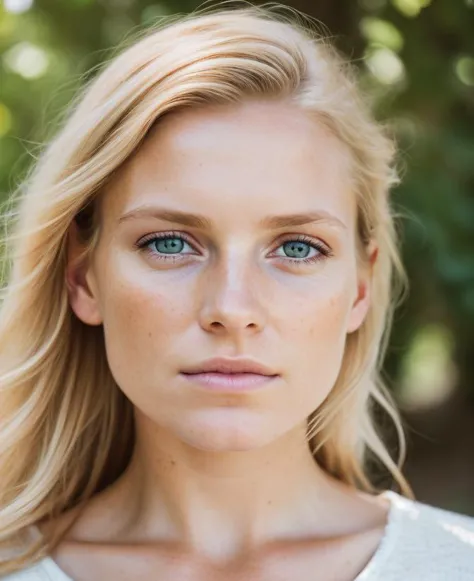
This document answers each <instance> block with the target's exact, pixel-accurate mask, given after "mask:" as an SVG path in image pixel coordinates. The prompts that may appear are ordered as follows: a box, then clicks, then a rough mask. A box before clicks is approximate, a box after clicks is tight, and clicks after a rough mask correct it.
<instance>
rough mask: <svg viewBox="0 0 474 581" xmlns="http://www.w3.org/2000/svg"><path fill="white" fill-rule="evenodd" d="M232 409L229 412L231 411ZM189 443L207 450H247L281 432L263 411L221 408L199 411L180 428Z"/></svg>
mask: <svg viewBox="0 0 474 581" xmlns="http://www.w3.org/2000/svg"><path fill="white" fill-rule="evenodd" d="M229 412H230V413H229ZM179 432H180V433H179V434H177V435H178V437H179V439H180V440H182V441H185V442H186V443H187V444H188V445H190V446H192V447H194V448H197V449H199V450H203V451H208V452H245V451H248V450H255V449H257V448H261V447H263V446H266V445H268V444H271V443H272V442H273V441H275V440H277V439H278V438H279V436H281V433H280V432H279V431H278V430H276V429H275V426H273V429H272V426H270V425H269V422H268V421H267V422H266V421H265V419H264V418H262V416H261V415H260V414H256V413H253V414H250V413H247V414H245V413H243V412H242V411H240V412H236V410H232V411H230V410H225V411H224V412H223V410H219V411H218V412H216V411H214V412H212V413H208V414H200V416H199V418H193V420H190V421H189V422H187V423H186V424H185V425H184V426H182V429H181V430H179Z"/></svg>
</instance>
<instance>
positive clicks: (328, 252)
mask: <svg viewBox="0 0 474 581" xmlns="http://www.w3.org/2000/svg"><path fill="white" fill-rule="evenodd" d="M167 238H181V239H182V240H183V241H184V242H186V243H187V244H189V246H191V247H192V248H193V250H195V251H196V252H200V251H199V250H198V249H197V248H196V246H199V245H198V244H196V243H195V241H194V239H193V238H192V237H191V236H189V235H188V234H187V233H186V232H182V231H173V230H168V231H165V232H153V233H150V234H146V235H145V236H142V237H141V238H140V239H139V240H138V241H137V242H136V243H135V246H136V247H137V248H139V249H144V248H146V246H147V244H148V243H149V242H152V241H153V240H157V239H158V240H164V239H167ZM290 241H298V242H304V243H305V244H308V245H309V246H312V247H313V248H315V249H316V250H317V251H318V252H319V253H320V254H322V255H324V257H325V258H330V257H332V256H333V254H334V253H333V251H332V249H331V247H330V246H329V245H328V244H326V242H324V241H322V240H320V239H319V238H314V237H313V236H309V235H307V234H301V233H299V234H296V233H293V234H291V233H286V234H282V235H281V236H279V238H278V239H277V241H276V243H275V246H274V249H273V250H272V252H275V250H277V249H278V248H279V247H280V246H282V245H283V244H285V243H286V242H290ZM171 256H186V254H184V255H183V254H176V255H168V256H166V257H164V259H165V260H166V259H168V258H170V257H171ZM187 256H190V254H187ZM276 258H282V259H284V260H286V261H290V262H291V261H294V262H301V261H300V260H298V259H292V258H291V257H282V256H277V257H276Z"/></svg>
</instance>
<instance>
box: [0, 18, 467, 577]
mask: <svg viewBox="0 0 474 581" xmlns="http://www.w3.org/2000/svg"><path fill="white" fill-rule="evenodd" d="M393 156H394V148H393V144H392V142H391V140H390V139H389V138H388V137H387V136H386V135H385V134H384V131H383V129H382V128H381V127H380V126H379V125H378V124H376V122H375V121H374V120H373V119H372V118H371V116H370V114H369V113H368V112H367V110H366V107H365V106H364V103H363V101H362V100H361V99H360V97H359V96H358V93H357V89H356V86H355V82H354V80H353V78H352V74H351V72H350V70H348V68H347V66H346V65H344V64H343V62H342V61H341V59H340V58H339V57H338V56H337V54H336V53H335V51H334V50H333V49H331V48H330V46H329V45H328V44H327V42H326V41H324V40H323V39H320V38H318V37H317V36H316V35H315V34H314V33H313V32H312V31H311V30H309V27H308V28H306V29H305V28H303V26H302V25H301V24H297V23H295V22H292V20H291V18H288V17H287V16H285V15H284V12H282V13H281V14H279V13H278V11H270V10H263V9H257V8H249V7H245V8H243V9H238V10H230V11H226V10H220V11H219V10H217V11H210V12H209V13H201V14H194V15H192V16H188V17H185V18H181V19H180V20H178V21H174V22H172V23H168V24H167V26H163V27H161V28H159V29H157V30H155V31H153V32H152V33H148V34H147V36H145V37H144V38H142V39H140V40H139V41H137V42H136V43H135V44H134V45H133V46H131V47H129V48H128V49H127V50H125V51H124V52H123V53H122V54H121V55H119V56H118V57H116V58H115V59H114V60H113V61H112V62H111V63H110V64H109V65H108V66H107V67H105V69H104V70H103V71H102V72H101V73H100V74H99V75H98V77H97V78H96V79H95V80H94V81H93V82H92V83H91V84H90V86H88V87H87V88H86V89H85V93H84V95H83V96H82V98H81V100H80V101H79V102H78V103H77V104H76V105H75V107H74V110H73V111H71V113H70V115H69V118H68V119H67V122H66V123H65V126H64V128H63V129H62V130H61V131H60V133H59V134H58V135H57V137H56V138H55V139H54V140H53V141H52V143H51V144H50V145H49V147H48V148H47V150H46V151H45V152H44V153H43V155H42V157H41V158H40V160H39V162H38V164H37V165H36V167H35V170H34V171H33V172H32V174H31V175H30V176H29V179H28V183H27V187H26V191H25V195H24V196H23V197H22V199H21V201H20V203H19V208H18V220H17V223H16V226H15V232H14V235H13V236H12V240H11V265H12V269H11V273H10V277H9V284H8V286H7V287H6V289H5V296H4V302H3V310H2V315H1V328H0V341H1V349H0V352H1V360H0V363H1V388H2V389H1V410H2V412H1V413H2V416H1V418H2V421H1V426H0V430H1V431H0V441H1V446H0V454H1V457H0V461H1V463H0V474H1V478H0V487H1V488H0V501H1V505H0V541H1V545H0V550H1V554H2V562H1V569H0V572H1V574H2V575H3V577H4V578H6V579H9V580H11V581H14V580H15V581H20V580H21V581H40V580H43V579H49V580H52V581H66V580H75V581H82V580H84V581H86V580H87V581H95V580H104V579H114V580H116V581H121V580H130V579H176V580H185V579H186V580H192V581H194V580H204V579H206V580H209V579H212V580H215V581H221V580H224V579H225V580H235V581H237V580H243V579H245V580H248V579H252V580H255V581H266V580H270V579H271V580H272V581H275V580H291V581H299V580H305V581H307V580H309V579H311V580H314V581H317V580H323V579H324V580H328V579H332V580H337V581H349V580H351V581H352V580H355V579H357V581H362V580H364V581H368V580H370V581H374V580H379V579H383V580H384V581H391V580H395V579H397V580H399V579H403V580H404V581H411V580H417V581H418V580H419V579H421V578H423V579H424V580H426V581H428V580H431V581H434V580H441V579H448V578H449V579H456V580H458V581H462V580H467V579H473V578H474V541H473V538H474V526H473V519H470V518H469V517H467V516H460V515H456V514H454V513H450V512H446V511H441V510H440V509H436V508H432V507H429V506H425V505H423V504H421V503H418V502H416V501H414V500H413V499H412V497H411V492H410V488H409V486H408V484H407V483H406V481H405V479H404V477H403V475H402V473H401V471H400V469H399V465H398V464H397V462H395V461H394V460H392V458H391V457H390V455H389V454H388V452H387V451H386V449H385V447H384V444H383V442H382V440H381V439H380V437H379V435H378V432H377V429H376V426H375V424H374V421H373V419H372V407H373V404H374V403H376V404H378V405H379V406H381V407H382V408H384V409H385V411H386V412H387V413H388V414H389V415H390V416H391V417H392V419H393V420H394V423H395V426H396V428H397V430H398V432H399V435H400V450H401V455H400V456H401V457H402V456H403V437H402V431H401V427H400V420H399V418H398V415H397V412H396V410H395V408H394V407H393V404H392V403H391V402H390V400H389V398H388V396H387V394H386V392H385V391H384V389H383V386H382V384H381V381H380V378H379V376H378V370H379V368H380V363H381V359H382V356H383V351H384V346H385V340H386V337H387V332H388V328H389V323H390V314H391V311H392V308H393V305H394V303H395V300H396V298H397V297H396V295H395V291H396V289H395V288H394V285H393V284H392V271H394V270H396V271H398V272H399V273H401V272H402V271H401V267H400V262H399V258H398V255H397V247H396V237H395V228H394V224H393V218H392V213H391V209H390V204H389V199H388V192H389V189H390V187H391V186H392V185H393V184H394V183H395V182H396V180H397V178H396V173H395V170H394V167H393ZM373 460H377V461H378V462H379V463H382V464H384V465H385V467H386V468H387V469H388V471H389V472H390V473H391V475H392V476H393V479H394V481H395V483H396V484H398V487H399V492H398V493H396V492H393V491H381V490H378V489H377V488H376V487H375V486H374V485H373V483H372V482H371V478H370V473H369V469H368V468H369V461H370V463H373Z"/></svg>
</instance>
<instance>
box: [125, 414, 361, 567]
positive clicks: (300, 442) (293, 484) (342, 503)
mask: <svg viewBox="0 0 474 581" xmlns="http://www.w3.org/2000/svg"><path fill="white" fill-rule="evenodd" d="M114 495H115V499H116V502H115V505H117V504H118V505H119V506H120V511H121V514H122V517H123V519H124V520H123V530H126V531H127V536H128V537H129V538H137V537H138V538H141V539H144V538H146V539H166V540H171V541H175V542H179V543H182V544H184V545H186V546H187V547H189V548H191V549H192V550H195V551H197V552H199V553H200V554H205V555H207V556H209V557H213V558H229V556H231V555H237V554H244V553H245V554H248V553H249V552H250V551H252V550H255V549H256V548H257V547H262V546H263V545H265V544H268V543H271V542H275V541H278V540H280V539H288V538H289V537H290V538H295V537H299V538H304V537H310V536H315V535H317V536H319V535H327V534H331V533H334V534H338V530H337V529H338V527H339V528H340V523H341V522H345V523H346V524H348V526H349V528H350V522H351V517H350V516H349V517H348V515H347V507H348V502H349V501H350V499H351V498H352V503H353V502H354V498H353V497H354V491H351V490H350V489H348V488H347V487H346V486H344V485H342V484H341V483H339V482H336V481H335V480H333V479H331V478H330V477H328V476H327V475H326V474H325V473H324V472H323V470H322V469H321V468H320V467H319V466H318V465H317V463H316V462H315V460H314V458H313V456H312V455H311V452H310V450H309V446H308V443H307V442H306V438H305V426H299V427H298V428H296V429H294V430H292V431H291V432H288V433H287V434H285V435H284V436H282V437H281V438H280V439H278V440H275V441H272V442H271V443H270V444H268V445H266V446H263V447H261V448H258V449H252V450H245V451H232V452H229V451H225V452H222V451H219V452H215V451H206V450H199V449H196V448H195V447H191V446H188V445H187V444H186V443H184V442H183V441H182V440H179V439H178V438H177V437H176V436H175V435H173V434H170V432H169V431H167V430H165V429H163V428H159V427H157V426H156V425H153V424H151V423H149V422H147V421H146V419H143V418H139V419H138V421H137V438H136V446H135V450H134V455H133V459H132V461H131V463H130V466H129V468H128V469H127V471H126V472H125V474H124V475H123V476H122V478H121V479H120V480H119V481H118V483H117V485H116V486H115V491H114ZM119 498H120V502H118V499H119ZM354 516H355V517H357V515H356V514H354Z"/></svg>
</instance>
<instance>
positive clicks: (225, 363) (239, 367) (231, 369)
mask: <svg viewBox="0 0 474 581" xmlns="http://www.w3.org/2000/svg"><path fill="white" fill-rule="evenodd" d="M212 372H214V373H255V374H258V375H278V374H277V373H275V372H274V371H272V370H271V369H270V368H269V367H266V366H265V365H263V364H262V363H259V362H258V361H254V360H252V359H243V358H239V359H225V358H221V357H219V358H215V359H208V360H207V361H204V362H202V363H199V364H197V365H194V366H190V367H188V368H186V369H184V370H183V371H182V373H188V374H191V373H212Z"/></svg>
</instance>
